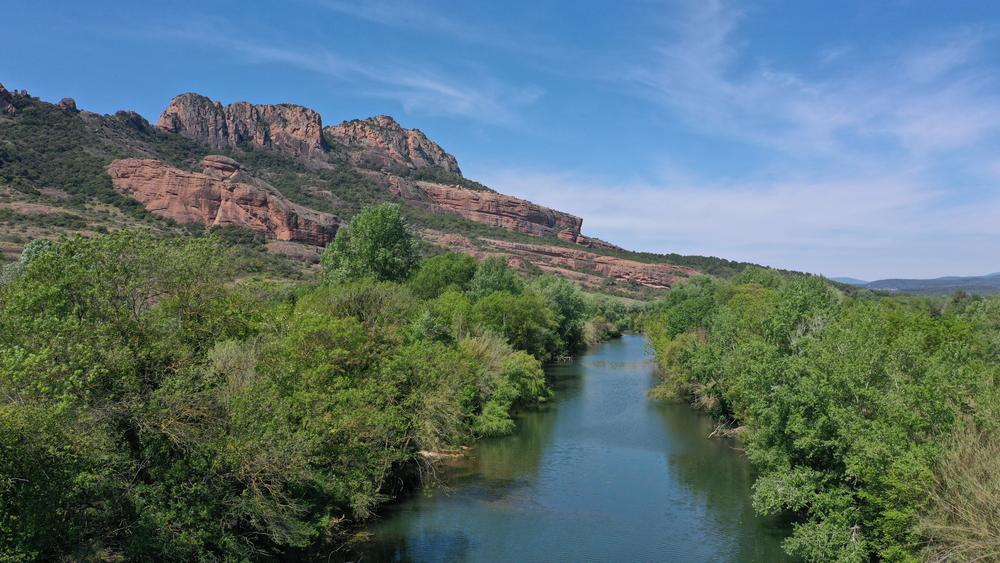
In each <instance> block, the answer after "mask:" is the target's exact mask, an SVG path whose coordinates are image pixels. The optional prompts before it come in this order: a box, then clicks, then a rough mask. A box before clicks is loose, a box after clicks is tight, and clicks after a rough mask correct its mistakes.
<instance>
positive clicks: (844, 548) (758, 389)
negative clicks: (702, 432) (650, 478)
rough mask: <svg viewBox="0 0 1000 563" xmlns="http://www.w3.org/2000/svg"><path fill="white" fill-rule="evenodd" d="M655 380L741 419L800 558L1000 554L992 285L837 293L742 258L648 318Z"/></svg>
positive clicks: (997, 346)
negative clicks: (911, 294)
mask: <svg viewBox="0 0 1000 563" xmlns="http://www.w3.org/2000/svg"><path fill="white" fill-rule="evenodd" d="M645 324H646V332H647V334H648V336H649V338H650V341H651V343H652V346H653V347H654V350H655V354H656V358H657V361H658V364H659V366H660V371H661V373H662V377H663V383H662V384H661V386H660V387H659V388H657V389H656V390H655V391H654V393H653V395H654V396H657V397H661V398H662V397H671V396H673V397H684V398H687V399H689V400H691V401H692V402H693V403H695V404H696V405H698V406H699V407H701V408H703V409H705V410H706V411H708V412H710V413H712V414H713V415H715V416H717V417H718V418H719V419H720V421H722V422H723V423H724V424H725V425H726V426H727V427H729V428H732V429H739V430H738V433H739V435H740V437H741V439H742V441H743V443H744V445H745V448H746V453H747V455H748V456H749V458H750V460H751V462H752V463H753V465H754V466H755V468H756V469H757V471H758V478H757V480H756V483H755V485H754V488H753V497H754V506H755V508H756V509H757V510H758V512H761V513H768V514H783V515H785V516H786V517H788V518H789V520H790V521H791V523H792V532H791V535H790V537H789V538H788V539H787V540H786V541H785V543H784V547H785V549H786V551H788V552H789V553H790V554H793V555H796V556H798V557H801V558H802V559H804V560H806V561H857V562H862V561H871V560H885V561H917V560H921V559H924V560H928V561H952V560H955V561H972V560H982V561H986V560H1000V525H998V522H1000V478H998V477H997V476H998V475H1000V456H998V455H997V452H998V450H997V447H998V445H997V444H998V442H997V439H996V436H997V431H998V429H1000V428H998V426H1000V412H998V411H1000V392H998V388H1000V385H998V378H1000V369H998V368H1000V357H998V355H1000V298H996V297H992V298H988V299H987V298H979V297H969V296H965V295H956V296H953V297H951V298H940V299H930V298H906V297H893V298H889V297H883V296H877V295H873V294H869V293H859V294H855V295H853V296H852V295H847V294H845V293H843V292H842V291H841V290H839V289H838V288H837V287H835V286H834V285H832V284H830V283H829V282H827V281H826V280H824V279H822V278H817V277H805V276H786V275H782V274H779V273H777V272H775V271H771V270H766V269H760V268H750V269H747V270H746V271H744V272H743V273H741V274H739V275H737V276H735V277H734V278H733V279H732V280H730V281H713V280H710V279H707V278H705V279H698V280H694V281H692V282H690V283H688V284H687V285H684V286H681V287H678V288H675V289H674V290H672V291H671V292H670V293H669V294H667V296H666V297H665V298H664V299H663V300H662V301H660V302H658V303H657V304H656V306H654V307H652V308H651V310H650V312H649V313H648V314H647V318H646V322H645Z"/></svg>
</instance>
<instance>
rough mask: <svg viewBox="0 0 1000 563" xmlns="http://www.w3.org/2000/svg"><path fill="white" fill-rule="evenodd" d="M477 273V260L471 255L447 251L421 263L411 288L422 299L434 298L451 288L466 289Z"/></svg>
mask: <svg viewBox="0 0 1000 563" xmlns="http://www.w3.org/2000/svg"><path fill="white" fill-rule="evenodd" d="M474 275H476V261H475V259H473V258H472V257H471V256H466V255H465V254H458V253H456V252H446V253H444V254H439V255H438V256H434V257H431V258H428V259H426V260H424V261H422V262H421V263H420V269H419V270H418V271H417V273H416V274H414V276H413V279H411V280H410V289H412V290H413V294H414V295H416V296H417V297H419V298H421V299H433V298H435V297H437V296H439V295H441V294H442V293H444V292H445V291H447V290H449V289H456V290H458V291H466V290H468V289H469V283H470V282H471V281H472V277H473V276H474Z"/></svg>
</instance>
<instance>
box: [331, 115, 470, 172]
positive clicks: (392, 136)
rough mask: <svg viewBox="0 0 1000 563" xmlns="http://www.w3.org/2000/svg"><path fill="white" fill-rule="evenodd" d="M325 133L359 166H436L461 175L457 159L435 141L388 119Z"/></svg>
mask: <svg viewBox="0 0 1000 563" xmlns="http://www.w3.org/2000/svg"><path fill="white" fill-rule="evenodd" d="M324 132H326V133H327V135H329V137H330V138H331V139H332V140H333V141H334V142H336V143H339V144H341V145H343V146H344V147H346V148H348V149H351V152H350V155H351V158H352V160H353V161H354V162H355V163H356V164H360V165H364V166H367V167H374V168H391V167H393V166H403V167H407V168H426V167H428V166H436V167H438V168H443V169H444V170H447V171H448V172H451V173H453V174H459V175H461V173H462V171H461V169H459V167H458V161H457V160H455V157H454V156H452V155H450V154H448V153H447V152H445V151H444V149H442V148H441V147H440V146H439V145H438V144H437V143H435V142H433V141H431V140H430V139H428V138H427V135H424V133H423V132H422V131H420V130H419V129H404V128H403V127H402V126H400V125H399V123H396V120H395V119H393V118H391V117H389V116H388V115H379V116H376V117H370V118H368V119H355V120H352V121H345V122H343V123H341V124H340V125H337V126H334V127H327V128H326V129H324Z"/></svg>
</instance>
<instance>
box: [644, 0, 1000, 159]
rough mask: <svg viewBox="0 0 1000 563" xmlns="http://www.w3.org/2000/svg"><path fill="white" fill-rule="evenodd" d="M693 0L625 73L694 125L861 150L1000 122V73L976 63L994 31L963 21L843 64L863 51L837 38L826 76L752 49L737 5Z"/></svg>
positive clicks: (905, 145)
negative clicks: (756, 57)
mask: <svg viewBox="0 0 1000 563" xmlns="http://www.w3.org/2000/svg"><path fill="white" fill-rule="evenodd" d="M685 6H686V9H685V10H684V11H683V13H682V14H681V16H680V17H679V18H676V19H674V18H672V19H671V21H670V22H669V23H665V24H664V26H663V30H662V31H663V36H662V37H660V38H658V39H657V40H656V41H655V42H654V46H653V48H652V49H651V53H652V54H651V55H650V56H647V57H645V58H644V60H642V62H641V63H639V64H636V65H633V66H632V67H631V68H630V69H629V71H628V73H627V75H626V76H625V79H626V81H627V82H628V83H631V84H632V85H633V86H634V87H635V88H636V89H637V91H638V92H639V93H641V94H642V95H644V96H646V97H648V98H649V99H652V100H654V101H655V102H657V103H659V104H661V105H663V106H664V107H666V108H667V109H669V110H670V111H672V112H673V113H674V114H675V115H677V116H680V117H682V118H685V119H687V120H688V123H689V124H691V125H692V126H695V127H698V128H701V129H703V130H705V131H708V132H710V133H717V134H722V135H725V136H727V137H734V138H741V139H744V140H746V141H749V142H752V143H757V144H761V145H765V146H768V147H771V148H776V149H779V150H782V151H784V152H787V153H792V154H796V155H802V154H810V153H812V154H823V153H826V154H840V153H848V154H850V153H856V152H859V151H857V150H855V147H857V146H858V144H857V143H856V140H857V138H858V137H861V138H867V139H869V140H872V141H879V142H887V143H892V144H894V145H896V146H898V147H899V148H901V149H904V150H909V151H914V152H919V153H926V152H927V151H934V150H945V149H953V148H958V147H962V146H963V145H967V144H971V143H975V142H976V141H978V140H979V139H981V138H982V137H983V136H985V135H987V134H992V133H996V132H997V131H998V130H1000V97H998V96H997V95H996V94H995V92H996V91H997V90H996V86H997V76H996V74H995V73H994V72H993V71H992V69H987V68H984V67H983V66H982V65H977V64H976V63H977V62H980V61H981V60H982V59H983V57H984V56H985V55H986V54H988V53H989V52H990V50H991V49H995V48H996V39H997V37H996V34H995V33H994V32H993V31H992V30H988V29H985V28H964V29H960V30H954V31H952V32H951V33H948V34H942V35H940V36H938V37H933V38H930V39H931V40H932V41H931V45H930V46H922V45H920V46H903V47H900V48H897V49H896V50H895V51H894V52H892V51H890V52H888V53H887V54H886V55H885V56H873V57H870V59H869V60H865V59H863V58H861V57H860V56H856V57H852V58H851V60H850V64H849V65H843V67H837V65H836V64H835V63H837V62H839V61H840V60H841V59H846V58H848V55H851V54H852V51H853V50H854V49H853V48H852V47H851V46H850V45H839V46H837V47H836V48H833V49H830V48H828V49H825V50H822V51H821V52H820V53H819V54H818V56H817V58H816V62H817V63H826V65H825V66H826V68H824V69H823V70H825V71H826V72H827V74H826V75H825V76H821V77H818V78H817V77H815V76H811V77H806V76H803V75H802V73H796V72H794V71H792V70H787V69H785V70H783V69H778V68H774V67H773V66H771V63H769V62H767V61H753V60H750V59H749V57H747V56H745V53H743V52H742V51H741V49H740V48H739V47H738V43H736V42H735V40H734V35H735V33H736V31H737V30H738V27H739V25H740V24H741V22H743V21H744V19H745V18H746V15H745V13H744V12H743V11H741V10H740V9H739V8H738V7H736V6H735V5H734V4H733V3H731V2H726V1H724V0H704V1H702V0H698V1H696V2H695V1H692V2H688V3H686V4H685ZM664 37H665V38H664ZM817 66H819V65H817ZM812 74H814V73H812Z"/></svg>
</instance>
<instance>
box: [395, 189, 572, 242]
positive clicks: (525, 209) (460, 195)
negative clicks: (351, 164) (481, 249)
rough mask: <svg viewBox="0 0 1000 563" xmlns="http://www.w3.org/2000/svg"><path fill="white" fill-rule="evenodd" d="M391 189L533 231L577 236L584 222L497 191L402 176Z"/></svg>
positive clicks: (435, 207) (419, 201) (442, 208)
mask: <svg viewBox="0 0 1000 563" xmlns="http://www.w3.org/2000/svg"><path fill="white" fill-rule="evenodd" d="M388 189H389V191H390V192H392V193H393V194H395V195H398V196H400V197H401V198H403V199H404V200H406V201H407V202H408V203H410V204H412V205H418V206H422V207H424V208H425V209H429V210H431V211H437V212H443V213H451V214H453V215H459V216H461V217H465V218H466V219H469V220H470V221H475V222H477V223H484V224H487V225H490V226H493V227H502V228H504V229H508V230H511V231H518V232H521V233H527V234H529V235H535V236H549V235H556V234H561V233H566V234H565V235H561V236H563V237H568V238H567V240H569V239H574V240H575V238H576V237H577V236H579V235H580V228H581V226H582V225H583V219H581V218H579V217H577V216H575V215H570V214H569V213H564V212H562V211H556V210H555V209H549V208H548V207H545V206H542V205H537V204H535V203H531V202H530V201H527V200H524V199H520V198H516V197H513V196H509V195H504V194H500V193H497V192H483V191H474V190H470V189H466V188H462V187H460V186H447V185H444V184H437V183H433V182H413V181H408V180H405V179H399V178H388Z"/></svg>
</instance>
